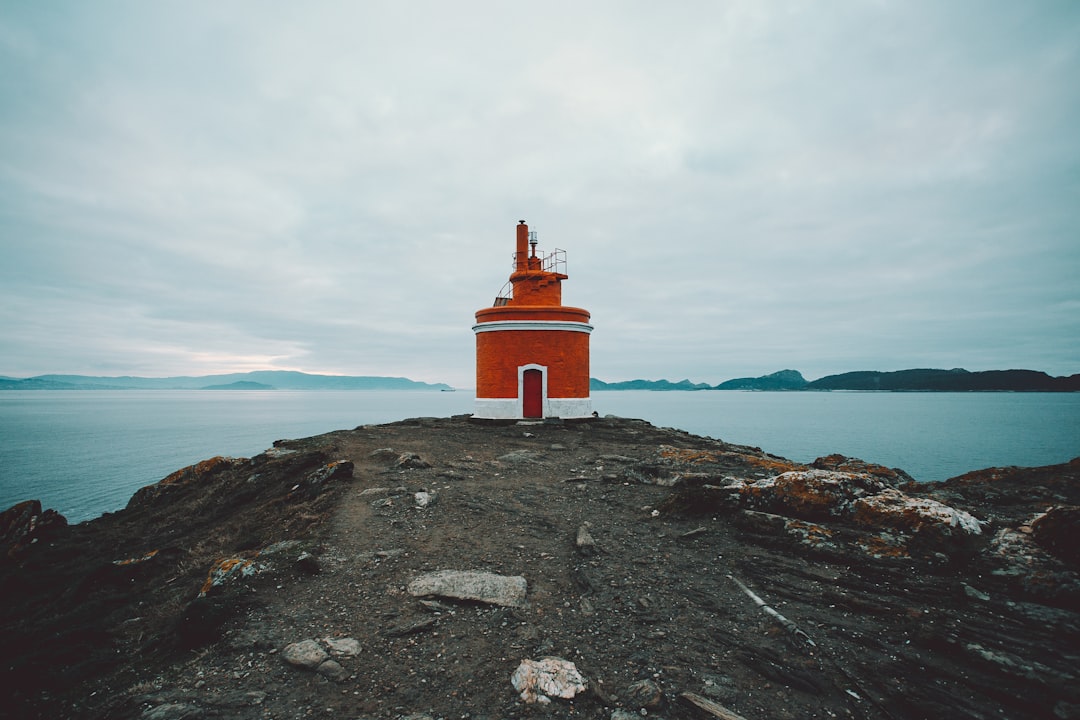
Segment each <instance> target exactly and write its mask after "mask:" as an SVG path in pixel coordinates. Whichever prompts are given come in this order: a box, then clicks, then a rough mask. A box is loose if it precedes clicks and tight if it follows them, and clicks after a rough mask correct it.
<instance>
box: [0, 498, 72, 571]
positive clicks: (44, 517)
mask: <svg viewBox="0 0 1080 720" xmlns="http://www.w3.org/2000/svg"><path fill="white" fill-rule="evenodd" d="M64 527H67V518H65V517H64V516H63V515H61V514H60V513H58V512H56V511H55V510H45V511H44V512H42V510H41V501H40V500H24V501H23V502H21V503H18V504H16V505H12V506H11V507H10V508H8V509H7V510H5V511H4V512H3V513H0V553H3V554H4V555H6V556H8V557H14V556H16V555H18V554H19V553H20V552H21V551H22V550H24V549H26V548H27V547H29V546H30V545H32V544H33V543H35V542H37V541H38V540H40V539H41V538H44V537H48V536H49V535H51V534H52V533H54V532H56V531H57V530H58V529H60V528H64Z"/></svg>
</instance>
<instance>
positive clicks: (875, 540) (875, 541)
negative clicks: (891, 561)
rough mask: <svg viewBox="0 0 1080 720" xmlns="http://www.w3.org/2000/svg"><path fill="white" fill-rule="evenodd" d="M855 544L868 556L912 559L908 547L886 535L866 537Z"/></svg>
mask: <svg viewBox="0 0 1080 720" xmlns="http://www.w3.org/2000/svg"><path fill="white" fill-rule="evenodd" d="M855 544H856V545H858V546H859V547H860V548H862V549H863V551H864V552H866V554H867V555H870V556H871V557H876V558H907V557H911V554H910V553H909V552H908V549H907V547H906V546H904V545H903V544H902V543H901V542H900V541H899V540H898V539H897V538H895V537H892V536H890V535H886V534H884V533H882V534H880V535H864V536H863V537H861V538H858V539H857V540H856V541H855Z"/></svg>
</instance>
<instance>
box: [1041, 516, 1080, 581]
mask: <svg viewBox="0 0 1080 720" xmlns="http://www.w3.org/2000/svg"><path fill="white" fill-rule="evenodd" d="M1031 537H1032V538H1034V540H1035V542H1037V543H1039V545H1041V546H1042V547H1043V548H1044V549H1045V550H1046V551H1047V552H1049V553H1050V554H1051V555H1053V556H1054V557H1056V558H1057V559H1058V560H1061V561H1063V562H1065V563H1068V564H1069V565H1072V566H1073V567H1080V507H1077V506H1076V505H1063V506H1058V507H1052V508H1050V509H1049V510H1047V511H1046V512H1044V513H1042V514H1041V515H1038V516H1036V517H1035V518H1034V519H1033V520H1032V521H1031Z"/></svg>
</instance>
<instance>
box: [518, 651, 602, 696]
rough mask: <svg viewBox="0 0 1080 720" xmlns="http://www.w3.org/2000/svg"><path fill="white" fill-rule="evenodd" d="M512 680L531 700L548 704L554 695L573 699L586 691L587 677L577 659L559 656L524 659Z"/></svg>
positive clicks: (521, 694)
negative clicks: (580, 670)
mask: <svg viewBox="0 0 1080 720" xmlns="http://www.w3.org/2000/svg"><path fill="white" fill-rule="evenodd" d="M510 683H511V684H512V685H513V686H514V689H515V690H517V691H518V692H519V693H520V697H521V699H522V700H524V701H525V702H527V703H537V702H538V703H541V704H547V703H549V702H551V698H553V697H556V698H561V699H564V700H569V699H571V698H573V697H575V696H576V695H577V694H578V693H582V692H585V688H586V686H587V684H586V682H585V678H584V677H583V676H582V674H581V673H580V672H579V671H578V669H577V666H576V665H574V663H572V662H570V661H568V660H563V659H562V658H557V657H545V658H541V659H540V660H522V661H521V664H520V665H518V667H517V670H515V671H514V674H513V675H511V676H510Z"/></svg>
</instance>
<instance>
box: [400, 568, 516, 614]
mask: <svg viewBox="0 0 1080 720" xmlns="http://www.w3.org/2000/svg"><path fill="white" fill-rule="evenodd" d="M526 589H527V583H526V582H525V578H523V577H521V576H520V575H514V576H509V575H497V574H495V573H489V572H473V571H468V570H438V571H436V572H430V573H425V574H424V575H421V576H420V577H418V578H416V579H415V580H413V581H412V582H411V583H409V586H408V591H409V594H410V595H412V596H413V597H424V596H427V595H436V596H439V597H447V598H454V599H457V600H473V601H476V602H483V603H489V604H492V605H502V606H505V607H520V606H522V605H524V604H525V592H526Z"/></svg>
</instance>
